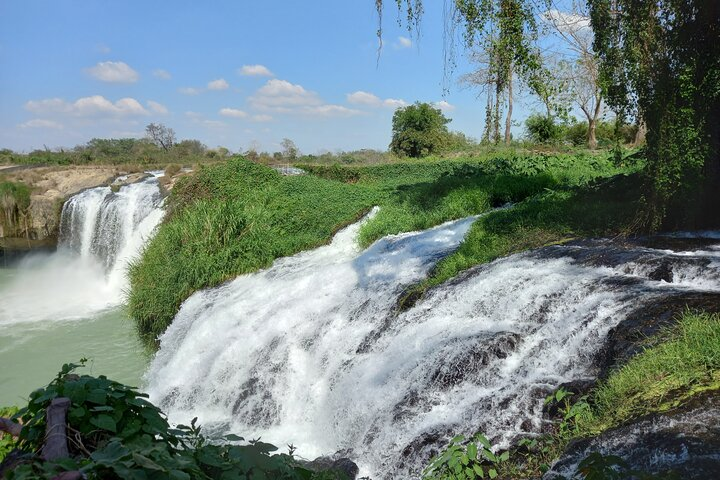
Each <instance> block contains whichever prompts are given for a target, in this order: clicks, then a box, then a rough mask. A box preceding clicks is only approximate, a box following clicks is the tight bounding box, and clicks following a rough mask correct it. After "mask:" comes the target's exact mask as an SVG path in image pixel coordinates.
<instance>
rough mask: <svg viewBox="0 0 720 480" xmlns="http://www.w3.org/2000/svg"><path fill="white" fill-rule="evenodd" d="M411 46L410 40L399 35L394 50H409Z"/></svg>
mask: <svg viewBox="0 0 720 480" xmlns="http://www.w3.org/2000/svg"><path fill="white" fill-rule="evenodd" d="M412 44H413V42H412V40H410V39H409V38H407V37H403V36H402V35H400V36H399V37H398V39H397V42H396V43H395V47H396V48H410V47H412Z"/></svg>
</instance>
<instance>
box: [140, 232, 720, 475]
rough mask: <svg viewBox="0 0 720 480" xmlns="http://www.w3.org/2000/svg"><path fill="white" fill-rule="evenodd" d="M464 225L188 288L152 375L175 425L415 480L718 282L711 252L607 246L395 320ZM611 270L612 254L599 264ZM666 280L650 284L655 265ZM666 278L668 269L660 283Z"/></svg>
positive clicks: (426, 304) (312, 254)
mask: <svg viewBox="0 0 720 480" xmlns="http://www.w3.org/2000/svg"><path fill="white" fill-rule="evenodd" d="M471 223H472V219H466V220H461V221H457V222H453V223H449V224H446V225H442V226H440V227H437V228H435V229H431V230H428V231H425V232H418V233H409V234H404V235H399V236H394V237H388V238H385V239H382V240H380V241H378V242H376V243H375V244H374V245H372V246H371V247H370V248H369V249H367V250H365V251H363V252H360V251H358V249H357V247H356V244H355V241H354V239H355V237H356V234H357V230H358V228H359V227H358V225H353V226H351V227H349V228H347V229H345V230H343V231H341V232H339V233H338V234H337V235H336V237H335V239H334V240H333V242H332V243H331V244H330V245H328V246H324V247H321V248H318V249H316V250H313V251H309V252H304V253H301V254H299V255H296V256H294V257H290V258H284V259H280V260H278V261H276V262H275V264H274V265H273V266H272V267H271V268H269V269H267V270H265V271H262V272H258V273H256V274H252V275H246V276H242V277H239V278H237V279H236V280H234V281H232V282H229V283H227V284H225V285H223V286H221V287H218V288H215V289H210V290H205V291H201V292H197V293H196V294H194V295H193V296H192V297H190V298H189V299H188V300H187V301H186V302H185V303H184V304H183V306H182V308H181V310H180V312H179V314H178V315H177V316H176V318H175V320H174V322H173V323H172V325H171V326H170V328H169V329H168V330H167V332H166V333H165V334H164V335H163V337H162V338H161V349H160V351H159V352H158V354H157V355H156V357H155V359H154V360H153V362H152V364H151V367H150V370H149V373H148V375H147V381H148V384H149V387H150V393H151V397H152V399H153V400H154V401H155V402H158V403H159V404H160V405H161V407H162V408H163V409H164V410H165V411H166V412H168V413H169V415H170V418H171V420H174V421H183V422H186V421H188V420H189V419H190V418H192V417H194V416H198V417H199V418H200V421H201V422H202V423H203V424H205V425H207V426H208V427H209V428H210V429H211V430H214V431H217V432H227V431H232V432H234V433H238V434H241V435H243V436H245V437H246V438H248V437H250V438H256V437H259V436H262V438H263V439H265V440H268V441H271V442H276V443H277V444H278V445H283V444H285V443H286V442H292V443H293V444H295V445H296V446H298V447H299V453H300V454H301V455H304V456H306V457H308V458H312V457H313V456H316V455H321V454H328V453H333V452H336V451H340V452H342V454H344V455H347V456H350V457H351V458H353V459H354V460H355V461H357V463H358V464H359V465H360V466H361V474H367V475H372V476H373V478H414V477H417V473H418V471H419V469H420V468H421V467H422V465H423V464H424V463H425V462H426V461H427V459H428V456H429V455H430V451H431V450H432V449H434V448H437V447H438V446H442V445H443V444H445V443H446V441H447V439H448V438H449V437H450V436H452V435H453V434H454V433H465V434H472V433H474V432H475V431H476V430H478V429H479V430H482V431H484V432H485V433H487V434H488V435H489V436H491V437H492V438H493V439H494V440H495V441H496V442H498V443H499V444H500V445H508V443H509V442H510V441H511V440H512V439H513V438H514V437H515V436H516V435H518V434H524V433H533V432H538V431H539V430H540V428H541V424H542V420H541V411H542V399H543V398H544V396H545V395H546V394H547V393H548V392H549V391H551V390H552V389H554V388H556V387H557V386H558V385H560V384H562V383H564V382H567V381H571V380H576V379H580V378H587V377H589V376H591V374H592V371H591V369H592V366H591V365H592V359H593V357H594V355H595V354H596V353H597V352H598V350H599V348H600V346H601V345H602V342H603V339H604V338H605V337H606V335H607V333H608V331H609V330H610V329H612V328H613V327H614V326H616V325H617V324H618V323H619V322H620V321H621V320H622V319H623V318H625V316H626V315H628V313H629V312H631V311H632V310H634V309H637V308H641V307H642V305H643V304H644V303H645V302H650V301H652V300H653V299H654V298H657V296H659V295H664V294H667V293H668V292H670V291H674V290H707V289H713V290H718V289H720V262H718V259H719V257H718V254H719V253H720V251H718V250H717V248H710V249H703V250H700V251H696V252H684V253H683V254H676V253H673V252H671V251H664V250H658V249H650V248H640V247H637V248H636V247H632V246H631V247H628V248H627V249H626V250H622V249H621V250H617V251H615V250H612V249H611V248H610V247H608V246H607V245H604V244H603V243H602V242H600V243H596V244H588V245H579V246H572V247H553V248H548V249H544V250H541V251H539V252H529V253H526V254H520V255H514V256H511V257H508V258H504V259H500V260H498V261H495V262H493V263H491V264H489V265H485V266H482V267H479V268H475V269H472V270H471V271H469V272H467V273H465V274H463V275H461V276H460V277H459V278H457V279H455V280H453V281H451V282H448V283H446V284H444V285H442V286H440V287H438V288H436V289H434V290H433V291H431V292H430V294H429V295H428V296H427V298H425V299H424V300H422V301H420V302H418V303H417V304H416V305H415V306H414V307H412V308H411V309H410V310H408V311H406V312H403V313H400V314H398V313H397V312H396V310H397V309H396V305H397V301H398V298H399V297H400V296H401V295H402V292H403V291H404V289H406V288H407V287H408V286H409V285H411V284H413V283H414V282H416V281H418V280H419V279H421V278H423V277H424V276H425V275H426V274H427V272H428V270H429V269H430V268H432V266H433V265H434V264H435V263H436V261H437V260H438V259H439V258H441V257H442V256H443V255H445V254H446V253H447V252H449V251H451V250H452V249H453V248H455V247H456V246H457V245H458V244H459V242H460V241H461V240H462V238H463V236H464V234H465V232H466V231H467V229H468V228H469V226H470V225H471ZM609 259H612V260H613V261H609ZM662 268H665V269H669V270H668V272H669V273H667V272H666V273H665V277H667V279H666V280H652V279H651V277H653V276H656V275H655V274H656V272H658V271H659V270H660V269H662ZM668 275H669V276H668Z"/></svg>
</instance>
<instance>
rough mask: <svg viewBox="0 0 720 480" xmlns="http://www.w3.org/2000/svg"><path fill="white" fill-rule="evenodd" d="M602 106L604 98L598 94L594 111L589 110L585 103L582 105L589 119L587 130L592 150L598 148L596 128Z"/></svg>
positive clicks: (581, 107) (589, 145)
mask: <svg viewBox="0 0 720 480" xmlns="http://www.w3.org/2000/svg"><path fill="white" fill-rule="evenodd" d="M601 108H602V98H601V97H600V95H598V96H597V100H595V108H594V109H593V111H592V112H589V111H588V110H587V108H585V106H584V105H581V106H580V109H581V110H582V111H583V113H584V114H585V116H586V117H587V120H588V132H587V139H588V148H589V149H590V150H595V149H596V148H597V138H596V137H595V128H596V127H597V121H598V118H600V110H601Z"/></svg>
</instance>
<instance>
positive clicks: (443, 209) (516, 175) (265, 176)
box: [128, 153, 628, 338]
mask: <svg viewBox="0 0 720 480" xmlns="http://www.w3.org/2000/svg"><path fill="white" fill-rule="evenodd" d="M303 167H304V168H306V169H307V170H308V171H309V172H310V173H312V174H313V175H303V176H295V177H283V176H280V175H279V174H277V173H276V172H275V171H273V170H271V169H269V168H266V167H263V166H260V165H256V164H254V163H251V162H249V161H247V160H245V159H243V158H240V157H238V158H233V159H231V160H229V161H228V162H226V163H224V164H220V165H215V166H211V167H206V168H202V169H200V170H199V171H198V172H196V174H195V175H193V176H191V177H187V178H185V179H183V180H182V181H181V182H179V183H178V184H177V185H176V187H175V188H174V189H173V192H172V195H171V197H170V199H169V202H168V210H169V213H168V218H167V220H166V221H165V222H164V223H163V224H162V225H161V227H160V228H159V230H158V232H157V235H156V236H155V238H154V239H153V240H152V241H151V242H150V244H149V245H148V246H147V248H146V249H145V251H144V253H143V255H142V257H141V258H140V259H139V260H138V261H137V262H136V263H134V264H133V265H132V266H131V268H130V271H129V275H130V282H131V290H130V293H129V297H128V303H129V308H130V313H131V316H132V317H133V318H134V319H135V320H136V321H137V325H138V329H139V331H140V332H141V334H144V335H148V336H150V337H152V338H155V337H157V335H159V334H161V333H162V332H163V331H164V330H165V328H167V326H168V325H169V324H170V322H171V321H172V319H173V317H174V316H175V314H176V313H177V311H178V309H179V307H180V304H181V303H182V302H183V301H184V300H185V299H186V298H187V297H188V296H190V295H191V294H192V293H193V292H195V291H196V290H199V289H202V288H207V287H212V286H216V285H218V284H220V283H222V282H224V281H227V280H229V279H232V278H234V277H236V276H237V275H240V274H244V273H250V272H254V271H256V270H258V269H260V268H266V267H268V266H269V265H270V264H271V263H272V261H273V260H275V259H276V258H278V257H282V256H288V255H293V254H295V253H298V252H300V251H302V250H307V249H310V248H314V247H317V246H319V245H322V244H325V243H327V242H328V241H329V240H330V239H331V238H332V235H333V234H334V233H335V232H336V231H337V230H338V229H339V228H341V227H343V226H345V225H347V224H349V223H352V222H354V221H356V220H358V219H359V218H360V217H361V216H362V215H363V214H364V213H365V212H367V211H368V210H369V209H370V208H371V207H372V206H374V205H379V206H380V212H379V213H378V215H377V216H376V217H375V218H373V219H372V220H371V221H369V222H367V223H366V224H365V225H364V226H363V227H362V229H361V232H360V243H361V245H362V246H367V245H369V244H370V243H372V242H373V241H375V240H377V239H378V238H380V237H382V236H385V235H389V234H396V233H401V232H407V231H414V230H421V229H426V228H430V227H433V226H435V225H438V224H440V223H442V222H445V221H448V220H454V219H458V218H463V217H467V216H469V215H475V214H479V213H483V212H487V211H488V210H490V209H492V208H493V207H498V206H502V205H504V204H506V203H507V202H513V203H518V202H524V201H525V200H528V201H531V200H529V199H532V198H536V197H538V196H541V198H545V197H544V196H547V195H551V198H552V199H555V200H554V201H556V203H557V205H556V207H555V208H556V216H557V217H558V218H556V219H555V220H553V221H552V222H550V221H548V226H547V229H549V230H553V229H554V228H556V227H555V224H557V223H558V222H560V220H561V219H563V213H562V209H563V208H564V207H563V205H561V203H562V202H566V203H567V204H568V205H572V204H574V203H575V200H574V197H573V195H575V194H574V193H572V192H571V191H574V189H577V188H588V187H587V186H588V185H589V184H591V183H592V182H594V181H595V180H596V179H597V178H604V177H608V176H611V175H614V174H617V173H619V172H624V171H628V169H627V168H618V167H616V166H615V165H614V164H613V163H612V162H611V161H610V160H609V159H608V158H607V157H606V156H584V155H575V156H573V155H557V156H544V155H535V156H531V155H517V154H514V153H507V154H505V155H501V156H495V157H489V158H472V159H462V160H425V161H407V162H399V163H393V164H384V165H373V166H363V167H350V166H348V167H341V166H310V165H304V166H303ZM568 189H570V190H568ZM553 195H556V196H558V198H557V199H556V197H555V196H553ZM551 203H552V202H547V203H541V204H537V205H536V206H535V207H533V206H532V205H533V204H530V206H527V207H520V205H523V203H518V207H520V210H518V211H519V212H521V213H519V214H515V215H519V217H517V218H518V220H517V223H519V224H520V225H519V226H520V227H522V226H523V224H526V223H532V222H536V220H533V219H534V218H535V217H537V216H538V215H539V216H540V217H542V216H543V215H544V213H543V211H544V209H546V208H549V205H550V204H551ZM518 207H516V208H518ZM513 211H515V209H513ZM580 213H581V212H578V216H579V217H582V215H580ZM613 215H614V213H613ZM488 218H489V217H488ZM493 218H497V217H495V216H493ZM598 218H600V220H602V219H603V218H605V217H598ZM487 221H490V220H487ZM483 222H485V221H483ZM553 222H554V223H553ZM567 222H569V223H570V224H572V219H569V220H567ZM501 223H502V222H501ZM617 223H618V222H614V223H611V224H610V225H613V226H614V225H616V224H617ZM483 224H484V223H483ZM511 227H513V228H514V226H512V225H511ZM499 230H500V227H498V232H497V236H498V238H500V237H502V239H504V238H506V237H509V236H512V235H517V233H513V232H515V230H513V229H511V228H506V229H505V231H499ZM516 230H518V229H516ZM569 230H571V228H570V227H563V228H562V234H566V233H567V231H569ZM473 231H474V232H477V229H476V228H474V229H473ZM518 231H519V232H520V233H522V228H519V230H518ZM472 235H476V234H472ZM472 235H471V236H470V237H469V239H475V240H473V241H472V242H471V243H470V244H467V245H463V247H462V248H461V249H460V251H459V252H458V255H456V256H453V257H452V259H448V262H454V263H452V265H454V267H452V268H449V267H448V266H449V265H450V264H449V263H445V265H446V266H445V267H444V270H443V271H445V272H446V275H449V274H451V273H452V272H455V273H456V272H457V271H459V270H458V269H461V268H467V267H469V266H472V265H473V264H475V263H479V262H481V261H485V260H484V259H485V258H486V257H487V255H485V254H484V253H482V252H481V254H477V244H476V242H477V239H476V237H474V236H472ZM557 236H558V235H556V234H553V236H552V238H555V237H557ZM513 238H514V237H513ZM480 240H482V239H480ZM466 243H467V242H466ZM496 243H497V242H496ZM505 250H507V249H505ZM505 250H503V249H498V250H497V251H495V254H500V253H501V252H503V251H505ZM469 252H470V253H469ZM438 278H440V277H438Z"/></svg>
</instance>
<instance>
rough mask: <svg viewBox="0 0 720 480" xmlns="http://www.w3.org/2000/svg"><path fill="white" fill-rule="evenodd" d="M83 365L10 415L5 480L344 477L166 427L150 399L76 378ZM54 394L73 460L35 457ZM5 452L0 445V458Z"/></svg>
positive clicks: (229, 439)
mask: <svg viewBox="0 0 720 480" xmlns="http://www.w3.org/2000/svg"><path fill="white" fill-rule="evenodd" d="M82 363H84V362H81V364H82ZM80 366H81V365H80V364H77V365H76V364H69V365H64V366H63V367H62V370H61V371H60V373H59V374H58V375H57V377H56V378H55V379H54V380H53V381H52V382H50V384H49V385H48V386H47V387H44V388H40V389H38V390H36V391H34V392H33V393H32V394H31V395H30V399H29V402H28V405H27V406H26V407H24V408H22V409H21V410H20V411H18V412H17V413H15V417H16V418H17V419H19V420H20V421H21V423H22V425H23V427H22V430H21V433H20V437H19V438H18V441H17V443H16V444H14V445H13V446H14V447H17V448H18V449H19V450H20V452H21V453H22V454H23V455H22V456H21V458H20V459H19V463H18V464H17V465H16V466H15V467H14V469H13V470H12V471H10V472H9V473H7V475H6V476H5V477H4V478H8V479H16V480H20V479H51V478H56V477H57V476H58V475H59V474H61V473H62V472H80V473H81V474H82V475H83V477H82V478H88V479H122V480H130V479H136V480H146V479H148V478H153V479H158V480H163V479H168V480H170V479H172V480H183V479H187V480H190V479H222V480H231V479H237V480H241V479H250V478H252V479H286V480H310V479H318V480H321V479H325V480H342V479H343V478H345V476H344V475H342V474H341V473H338V472H323V473H315V472H313V471H311V470H308V469H307V468H305V467H303V466H302V465H301V464H300V463H299V462H298V461H297V460H296V459H295V458H294V457H293V450H292V448H291V451H290V453H289V454H277V453H273V452H276V451H277V447H275V446H273V445H270V444H268V443H264V442H261V441H259V440H251V441H249V442H244V441H243V439H242V438H241V437H238V436H236V435H228V436H226V437H224V438H223V443H220V444H218V443H211V442H209V441H208V439H207V438H206V437H205V436H204V435H203V434H202V433H201V428H200V426H198V425H197V424H196V422H195V420H193V421H192V423H191V424H190V425H189V426H186V425H176V426H171V425H170V424H169V423H168V421H167V419H166V417H165V415H163V413H162V412H161V411H160V410H159V409H158V408H157V407H155V406H154V405H153V404H152V403H150V402H149V401H147V400H146V398H147V395H145V394H143V393H139V392H137V391H136V390H134V389H133V388H131V387H128V386H126V385H122V384H120V383H117V382H114V381H112V380H109V379H107V378H106V377H104V376H100V377H93V376H90V375H77V374H75V373H73V371H74V370H75V369H77V368H78V367H80ZM59 397H64V398H68V399H69V400H70V402H71V404H70V408H69V410H68V416H67V429H68V432H69V435H68V440H69V442H68V443H69V445H68V447H69V453H70V457H69V458H60V459H57V460H55V461H44V460H43V459H42V458H41V457H40V456H38V455H37V453H36V452H39V451H40V449H41V448H42V446H43V445H44V444H45V442H46V441H48V438H49V437H47V436H46V426H47V418H46V409H47V407H48V406H49V405H50V403H51V401H52V400H53V399H54V398H59ZM2 413H10V412H5V411H2ZM0 442H5V440H3V439H0ZM7 447H8V445H4V446H3V443H0V460H2V458H3V457H4V456H5V454H6V453H7V449H8V448H7ZM3 448H4V450H3Z"/></svg>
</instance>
